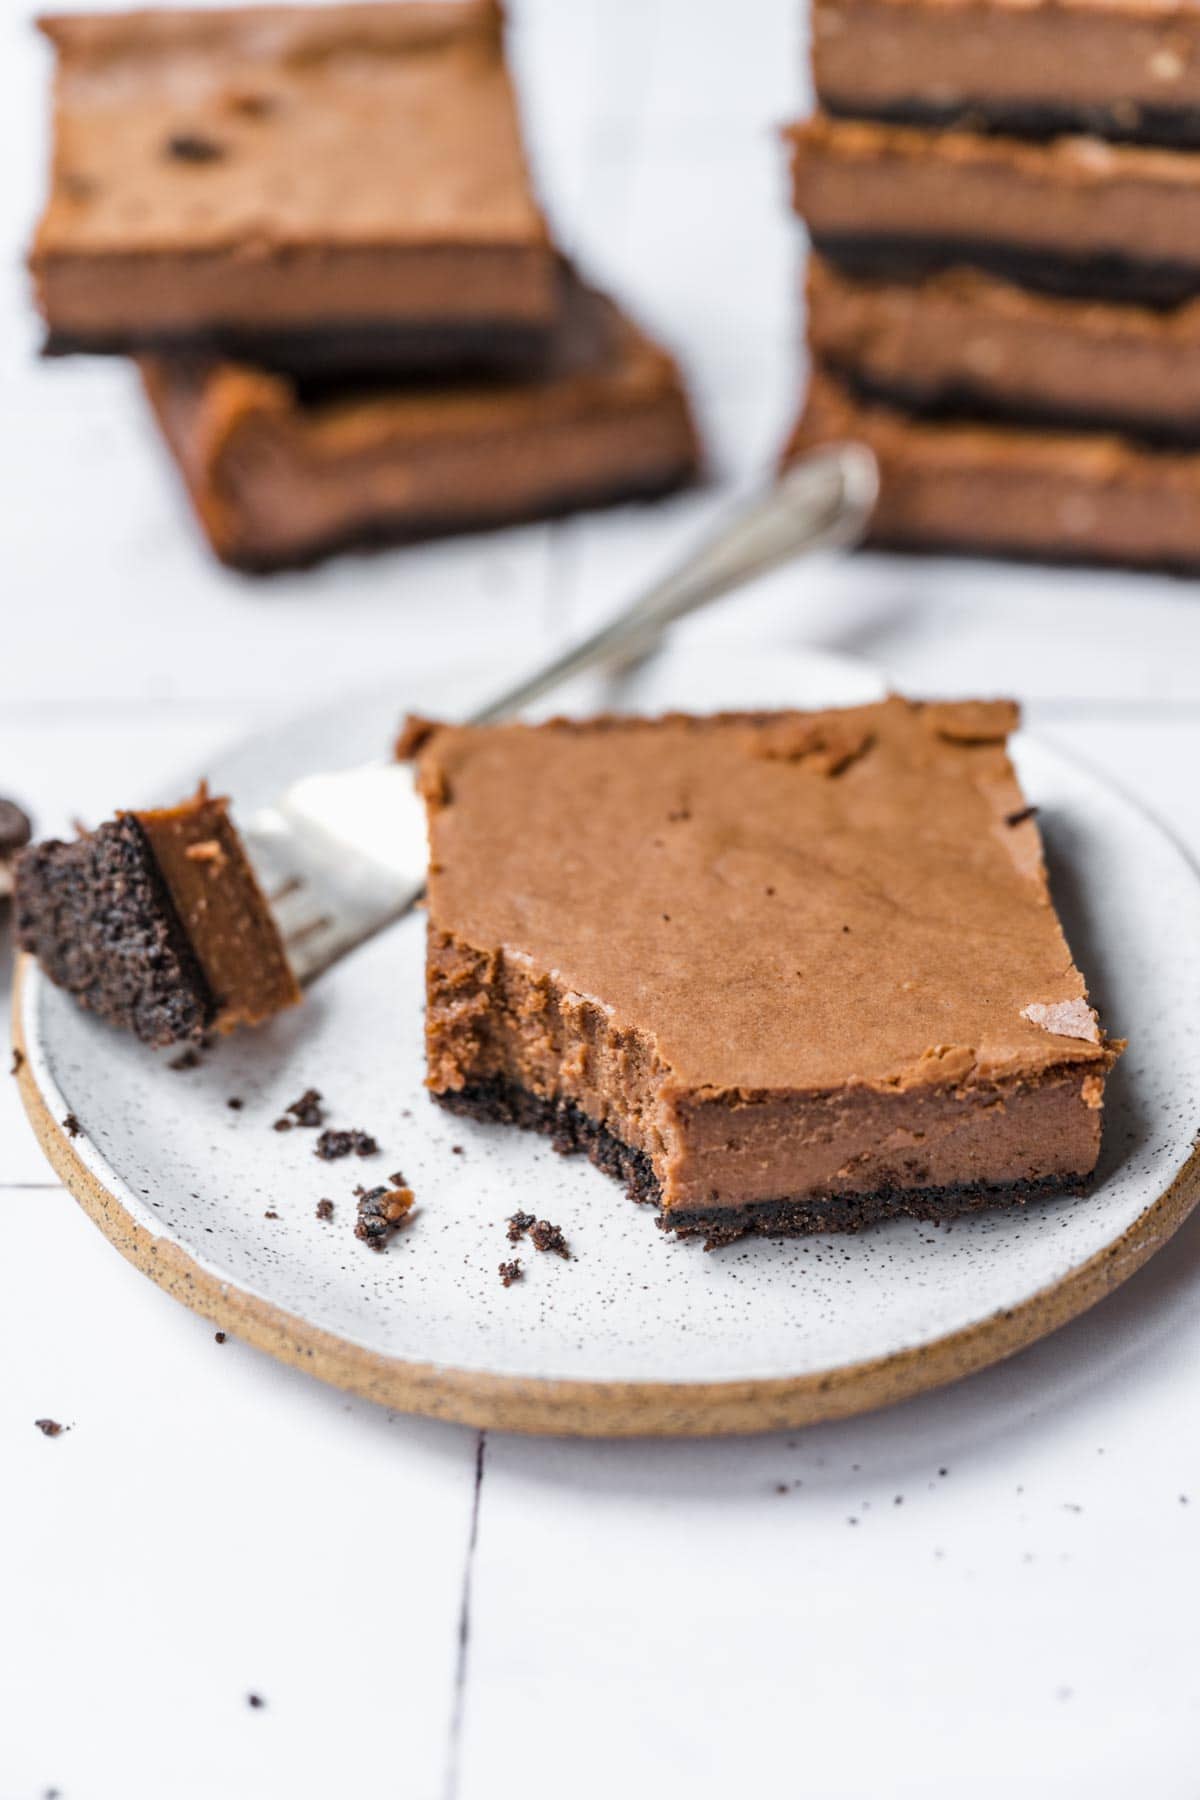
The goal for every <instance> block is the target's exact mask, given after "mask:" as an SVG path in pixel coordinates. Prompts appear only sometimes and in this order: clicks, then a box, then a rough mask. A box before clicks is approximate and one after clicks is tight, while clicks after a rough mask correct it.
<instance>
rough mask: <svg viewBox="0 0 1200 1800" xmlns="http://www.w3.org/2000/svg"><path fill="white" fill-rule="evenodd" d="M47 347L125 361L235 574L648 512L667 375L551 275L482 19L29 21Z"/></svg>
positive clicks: (464, 3)
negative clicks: (43, 122)
mask: <svg viewBox="0 0 1200 1800" xmlns="http://www.w3.org/2000/svg"><path fill="white" fill-rule="evenodd" d="M42 25H43V29H44V31H45V32H46V34H47V35H48V37H49V38H50V40H51V42H52V43H53V45H54V47H55V50H56V52H57V57H58V74H57V84H56V91H55V133H54V161H53V171H52V181H51V191H50V195H49V199H48V202H47V206H46V210H45V213H44V216H43V218H42V221H41V224H40V226H39V229H38V233H37V238H36V241H35V244H34V247H33V253H32V256H31V266H32V269H33V273H34V277H35V281H36V286H37V293H38V300H39V304H40V307H41V310H42V313H43V316H44V318H45V321H46V325H47V328H48V337H47V348H48V349H49V350H50V351H52V352H60V353H62V352H68V351H86V352H98V353H117V354H128V355H133V356H136V357H137V358H138V360H139V364H140V368H141V373H142V377H143V380H144V383H145V386H146V389H147V391H148V394H149V396H150V400H151V402H152V405H153V407H154V411H155V413H156V415H157V418H158V421H159V424H160V425H161V427H162V431H163V434H164V436H165V438H166V441H167V444H168V446H169V448H170V450H171V453H172V455H173V456H174V458H175V460H176V462H177V463H178V465H179V468H180V470H181V472H182V475H183V477H184V480H185V482H186V484H187V488H188V491H189V493H190V495H191V499H192V502H193V504H194V507H195V510H196V513H197V515H198V517H199V520H200V523H201V525H202V527H203V529H204V531H205V532H206V534H207V536H208V538H209V541H210V542H211V544H212V546H213V548H214V549H215V550H216V552H217V554H218V555H219V556H221V557H222V558H223V559H224V560H225V561H227V562H229V563H232V564H235V565H237V566H241V567H247V568H255V569H272V568H277V567H280V566H283V565H287V564H292V563H297V562H305V561H309V560H311V559H313V558H314V557H316V556H319V555H321V554H323V553H324V552H326V551H328V550H330V549H333V548H336V547H340V546H343V545H347V544H357V543H361V542H366V541H377V540H380V539H396V538H408V537H413V536H419V535H426V534H428V533H430V532H435V531H444V530H448V529H461V528H465V527H469V526H480V525H491V524H500V523H504V522H507V521H510V520H515V519H523V518H531V517H537V516H545V515H547V514H550V513H553V512H557V511H562V510H564V509H567V508H571V507H575V506H582V505H589V504H596V503H600V502H603V501H608V500H616V499H621V498H627V497H634V496H648V495H650V494H654V493H661V492H664V491H666V490H667V489H669V488H671V487H673V486H677V485H678V484H680V483H681V482H683V481H685V480H686V479H687V478H688V477H689V476H690V475H691V474H692V473H693V472H694V470H695V466H696V461H697V446H696V440H695V436H694V432H693V428H692V424H691V420H690V417H689V413H688V407H687V402H686V399H685V396H684V393H683V389H682V386H681V383H680V379H679V375H678V371H677V370H676V368H675V365H674V364H673V362H672V361H671V359H670V357H669V356H667V355H666V354H665V353H664V352H663V351H662V350H661V349H659V347H658V346H657V345H655V344H653V343H652V342H651V341H650V340H649V339H648V338H646V337H645V336H644V335H643V334H642V333H641V332H640V331H639V330H638V329H637V328H636V327H635V326H634V325H633V324H632V322H631V321H630V320H629V319H628V318H626V317H625V316H624V314H623V313H622V312H621V311H620V310H619V309H618V308H617V307H616V306H615V305H614V304H613V303H612V301H610V300H609V299H607V298H606V297H605V296H603V295H602V294H599V293H597V292H595V291H594V290H593V289H591V288H589V287H588V286H587V285H586V284H585V283H584V282H583V281H582V280H581V279H580V278H579V276H578V275H577V274H576V273H575V272H574V271H573V270H572V269H570V268H569V267H568V266H567V265H566V264H565V263H564V261H563V259H562V258H561V257H560V256H559V254H558V253H557V251H556V250H555V247H554V245H553V243H552V241H551V238H550V235H549V232H548V230H547V227H546V223H545V220H544V219H543V217H542V214H541V211H540V209H539V207H538V205H537V201H536V198H535V196H534V193H533V190H532V186H531V183H530V179H529V174H528V170H527V167H526V163H525V157H524V152H523V148H522V143H521V133H520V125H519V120H518V115H517V106H516V101H515V97H514V93H513V88H512V84H511V81H510V79H509V74H508V70H507V67H506V62H505V54H504V41H503V19H502V16H501V11H500V8H499V6H498V4H496V0H432V3H428V4H427V3H422V0H395V3H392V4H385V5H349V6H322V7H251V8H245V9H238V10H231V11H197V12H184V11H180V12H176V11H171V12H159V13H154V12H135V13H128V14H113V15H107V16H96V15H93V16H79V17H59V18H52V19H47V20H44V21H42Z"/></svg>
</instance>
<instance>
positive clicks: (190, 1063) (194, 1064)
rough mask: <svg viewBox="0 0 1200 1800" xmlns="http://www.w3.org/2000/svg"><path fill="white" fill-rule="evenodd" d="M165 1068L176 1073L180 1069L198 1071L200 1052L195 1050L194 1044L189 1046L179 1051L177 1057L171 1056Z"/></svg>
mask: <svg viewBox="0 0 1200 1800" xmlns="http://www.w3.org/2000/svg"><path fill="white" fill-rule="evenodd" d="M167 1067H168V1069H174V1070H175V1071H176V1072H177V1073H178V1072H179V1071H180V1070H182V1069H198V1068H199V1067H200V1052H199V1051H198V1050H197V1049H196V1047H195V1045H194V1044H189V1045H188V1048H187V1049H186V1050H181V1051H180V1052H179V1055H178V1056H173V1057H172V1058H171V1060H170V1062H169V1063H168V1064H167Z"/></svg>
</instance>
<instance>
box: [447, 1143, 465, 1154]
mask: <svg viewBox="0 0 1200 1800" xmlns="http://www.w3.org/2000/svg"><path fill="white" fill-rule="evenodd" d="M450 1154H451V1156H465V1155H466V1151H465V1150H464V1149H463V1147H462V1145H461V1144H451V1146H450Z"/></svg>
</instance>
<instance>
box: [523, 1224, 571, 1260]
mask: <svg viewBox="0 0 1200 1800" xmlns="http://www.w3.org/2000/svg"><path fill="white" fill-rule="evenodd" d="M529 1241H530V1243H531V1244H532V1245H533V1247H534V1249H535V1250H553V1252H554V1254H555V1255H556V1256H561V1257H564V1258H567V1259H569V1258H570V1255H571V1252H570V1250H569V1249H568V1248H567V1240H566V1238H565V1237H564V1236H563V1234H562V1229H561V1227H560V1226H558V1225H552V1224H551V1223H550V1221H549V1219H538V1220H537V1222H536V1223H535V1224H533V1225H531V1226H530V1227H529Z"/></svg>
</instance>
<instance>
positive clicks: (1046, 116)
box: [821, 93, 1200, 150]
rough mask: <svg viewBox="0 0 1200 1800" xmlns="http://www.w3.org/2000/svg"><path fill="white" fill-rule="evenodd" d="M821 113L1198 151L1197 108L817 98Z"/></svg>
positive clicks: (1001, 133)
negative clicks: (1079, 135) (1080, 136)
mask: <svg viewBox="0 0 1200 1800" xmlns="http://www.w3.org/2000/svg"><path fill="white" fill-rule="evenodd" d="M821 105H822V106H823V107H824V109H825V111H826V112H828V113H832V114H833V116H834V117H835V118H840V119H874V120H877V121H878V122H879V123H880V124H882V125H919V126H922V127H926V128H928V127H932V128H934V129H937V130H946V129H951V130H952V129H955V128H957V129H958V130H961V131H978V132H988V133H995V134H996V135H998V136H1002V137H1023V138H1034V139H1036V140H1038V141H1040V142H1043V141H1045V140H1047V139H1049V138H1055V137H1061V136H1062V135H1063V134H1064V133H1075V132H1078V133H1083V134H1084V135H1086V136H1088V137H1102V138H1107V139H1108V140H1109V141H1110V142H1112V143H1121V144H1155V145H1161V146H1163V147H1165V148H1168V149H1174V150H1188V149H1194V148H1195V147H1196V146H1197V145H1200V107H1195V106H1178V107H1176V106H1144V105H1141V104H1138V105H1136V106H1134V105H1126V104H1121V105H1120V106H1117V107H1110V106H1083V105H1071V104H1070V103H1069V102H1063V103H1061V104H1055V105H1048V104H1046V103H1044V102H1042V103H1038V104H1030V103H1029V102H1027V101H1025V102H1022V101H1013V100H978V99H973V100H970V101H956V100H948V101H945V102H938V101H932V100H898V101H896V102H894V103H892V104H882V105H881V104H878V103H872V104H864V103H861V102H857V101H846V102H842V101H841V100H839V99H838V98H837V97H836V96H832V95H830V94H827V93H822V94H821Z"/></svg>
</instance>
